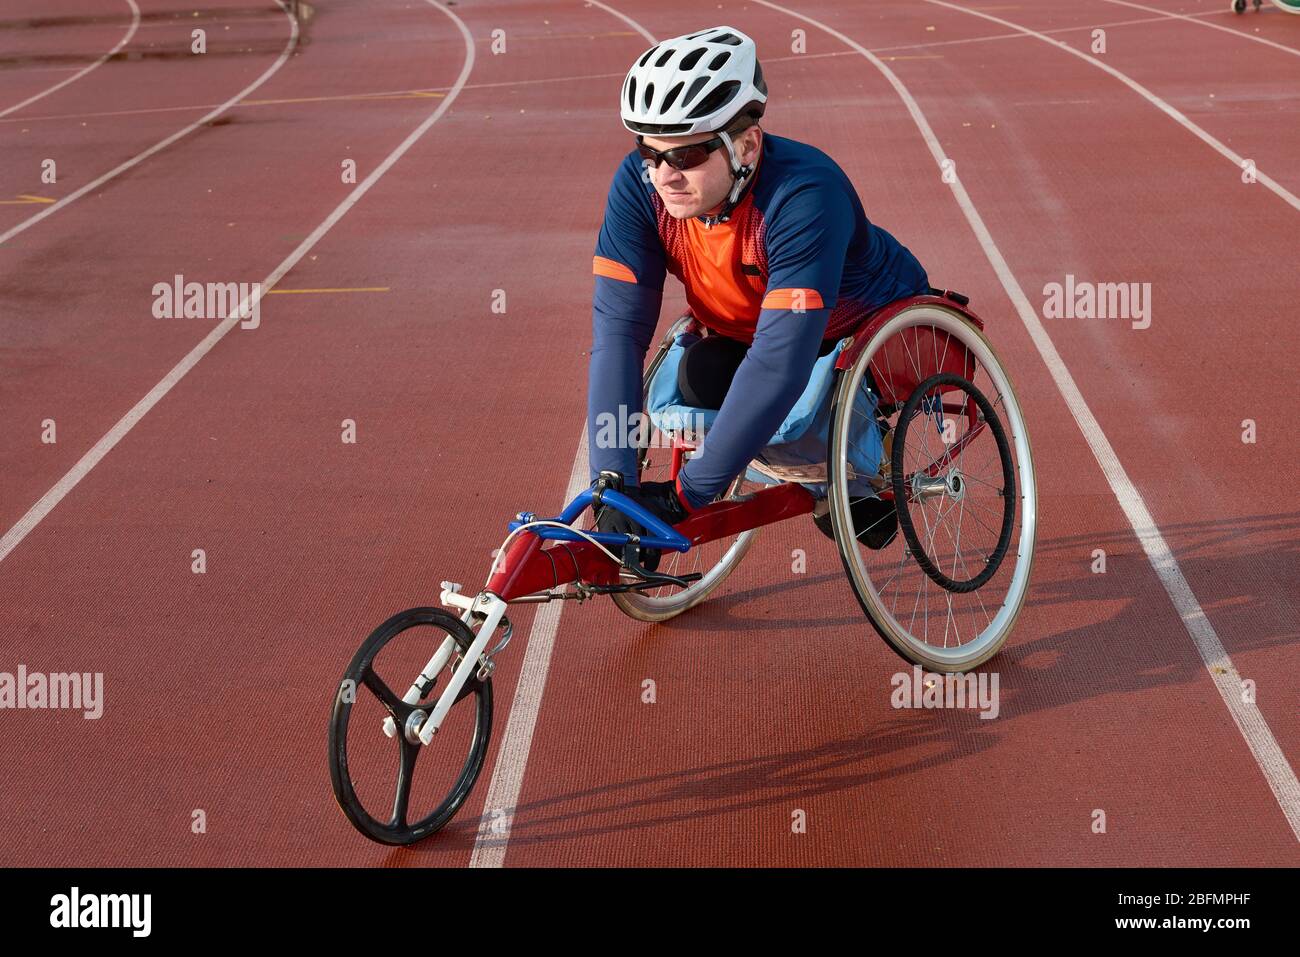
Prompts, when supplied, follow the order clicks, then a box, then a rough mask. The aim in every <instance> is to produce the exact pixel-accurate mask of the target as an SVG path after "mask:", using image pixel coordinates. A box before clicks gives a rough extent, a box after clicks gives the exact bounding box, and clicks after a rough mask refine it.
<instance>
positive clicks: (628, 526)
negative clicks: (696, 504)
mask: <svg viewBox="0 0 1300 957" xmlns="http://www.w3.org/2000/svg"><path fill="white" fill-rule="evenodd" d="M623 494H624V495H626V496H627V497H628V498H630V499H632V501H634V502H636V503H637V504H638V505H640V506H641V507H642V508H644V509H646V511H648V512H650V513H651V514H652V515H654V516H655V517H656V518H660V519H662V520H663V521H665V522H667V523H668V524H669V525H676V524H678V523H679V522H682V521H684V520H685V519H686V516H687V511H686V509H685V508H684V507H683V506H682V503H681V499H679V498H678V497H677V489H676V487H675V486H674V485H673V483H672V482H646V483H644V484H642V485H641V487H640V488H628V489H624V490H623ZM596 528H597V529H598V530H599V531H602V532H622V533H623V534H631V535H640V536H644V535H645V534H646V530H645V529H644V528H642V527H641V525H640V523H639V522H635V521H633V520H632V519H630V518H628V517H627V516H626V515H624V514H623V513H622V512H620V511H617V510H616V509H613V508H610V507H609V506H608V505H606V506H604V507H602V508H601V510H600V512H599V513H597V515H596ZM659 551H660V550H659V549H657V548H642V549H639V561H640V562H641V565H642V567H643V568H645V570H646V571H651V572H652V571H654V570H655V569H656V568H658V567H659Z"/></svg>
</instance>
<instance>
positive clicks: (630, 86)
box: [627, 77, 636, 110]
mask: <svg viewBox="0 0 1300 957" xmlns="http://www.w3.org/2000/svg"><path fill="white" fill-rule="evenodd" d="M627 108H628V109H629V110H635V109H636V77H632V79H630V80H628V81H627Z"/></svg>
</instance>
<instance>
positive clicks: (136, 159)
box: [0, 0, 298, 246]
mask: <svg viewBox="0 0 1300 957" xmlns="http://www.w3.org/2000/svg"><path fill="white" fill-rule="evenodd" d="M275 2H276V4H277V5H278V6H279V7H280V10H281V11H282V12H283V13H284V15H285V17H286V18H287V19H288V21H289V42H288V43H286V44H285V47H284V50H283V52H281V54H280V56H279V58H278V59H277V60H276V61H275V62H274V63H272V64H271V66H270V67H269V68H268V69H267V70H266V72H264V73H263V74H262V75H261V76H259V77H258V78H257V79H256V80H254V81H253V82H252V83H250V84H249V85H248V86H246V87H244V88H243V89H242V90H240V91H239V92H238V93H236V94H235V95H234V96H232V97H231V98H230V99H228V100H226V102H224V103H222V104H221V105H220V106H218V107H216V108H215V109H213V110H211V111H210V112H208V113H206V114H205V115H203V116H202V117H200V118H199V119H197V120H195V121H194V122H193V123H191V124H190V125H189V126H187V127H185V128H184V129H182V130H178V131H177V132H175V133H173V134H172V135H171V136H169V137H167V138H166V139H165V140H162V141H161V142H158V143H155V144H154V145H153V146H151V147H149V148H148V149H147V150H145V151H144V152H143V153H137V154H136V155H135V156H133V157H131V158H130V159H129V160H127V161H126V162H125V163H122V164H120V165H118V166H115V167H113V168H112V169H111V170H109V171H108V172H107V173H105V174H104V175H102V176H100V177H99V178H98V179H94V180H91V181H90V182H89V183H87V184H86V185H85V186H82V187H81V188H80V189H77V190H75V191H73V192H71V193H69V194H68V195H67V196H65V197H63V198H62V199H61V200H59V201H58V202H57V203H54V204H53V205H51V206H47V207H45V208H44V209H43V210H41V211H40V212H39V213H37V214H36V215H35V216H31V217H28V218H27V219H24V220H23V221H22V222H20V223H19V224H18V225H16V226H12V227H10V228H9V229H7V230H5V231H4V232H3V233H0V246H3V245H4V244H5V243H7V242H8V241H9V240H10V239H12V238H13V237H15V236H17V235H18V234H19V233H21V232H23V231H24V230H25V229H28V228H30V227H32V226H34V225H36V224H37V223H39V222H40V221H41V220H42V219H44V218H45V217H47V216H52V215H54V213H56V212H57V211H59V210H60V209H63V208H64V207H65V206H67V205H68V204H69V203H73V202H75V201H76V200H78V199H80V198H81V197H82V196H85V195H86V194H87V193H89V192H91V191H92V190H96V189H99V187H101V186H103V185H104V184H105V183H107V182H108V181H109V180H111V179H113V178H114V177H116V176H119V175H121V174H122V173H125V172H126V171H127V170H129V169H131V168H133V167H135V166H139V165H140V164H141V163H143V162H144V161H145V160H147V159H148V158H149V157H150V156H153V155H154V154H155V153H158V152H160V151H162V150H165V149H166V148H167V147H169V146H171V145H172V144H173V143H175V142H176V141H177V140H179V139H180V138H181V137H183V136H187V135H189V134H190V133H193V132H194V131H195V130H197V129H198V128H199V127H200V126H202V125H203V124H204V123H207V122H208V121H209V120H212V119H215V118H216V117H218V116H220V115H221V114H222V113H224V112H225V111H226V110H228V109H229V108H230V107H232V106H233V105H234V104H235V103H237V102H239V101H240V100H241V99H243V98H244V97H246V96H247V95H248V94H250V93H252V92H253V91H254V90H256V89H257V88H258V87H259V86H261V85H262V84H263V83H265V82H266V81H267V80H269V79H270V78H271V77H272V76H273V75H274V74H275V73H276V71H278V70H279V69H280V67H282V66H284V65H285V64H286V63H287V62H289V56H290V54H292V53H293V50H294V47H296V46H297V45H298V21H297V19H296V18H295V17H293V16H292V15H291V14H290V13H289V10H288V8H287V7H285V5H284V0H275ZM24 122H25V121H24Z"/></svg>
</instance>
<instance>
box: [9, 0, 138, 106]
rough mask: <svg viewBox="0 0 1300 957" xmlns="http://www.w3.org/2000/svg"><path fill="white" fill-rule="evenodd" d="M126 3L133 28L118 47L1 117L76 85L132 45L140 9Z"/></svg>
mask: <svg viewBox="0 0 1300 957" xmlns="http://www.w3.org/2000/svg"><path fill="white" fill-rule="evenodd" d="M126 2H127V3H128V4H130V6H131V26H130V28H129V29H127V31H126V35H125V36H123V37H122V39H120V40H118V41H117V46H115V47H113V49H111V50H109V51H108V52H107V53H105V54H104V55H103V56H102V57H100V58H99V59H98V60H96V61H95V62H94V63H92V64H90V65H89V66H85V67H82V68H81V69H80V70H79V71H77V72H76V73H74V74H72V76H70V77H68V78H67V79H66V80H62V81H60V82H58V83H56V84H54V85H53V86H52V87H50V88H49V89H48V90H42V91H41V92H40V93H37V94H36V95H35V96H29V97H28V98H27V99H25V100H23V101H22V102H21V103H18V104H16V105H15V106H11V107H9V109H7V110H0V117H3V116H8V115H9V114H10V113H13V112H15V111H17V110H21V109H22V108H23V107H24V106H26V105H27V104H29V103H35V102H36V101H37V100H39V99H43V98H44V97H47V96H49V95H50V94H51V93H53V92H55V91H56V90H61V89H63V88H64V87H65V86H67V85H68V84H69V83H75V82H76V81H77V80H80V79H81V78H82V77H83V76H85V75H86V74H87V73H89V72H90V71H91V70H93V69H95V68H96V67H99V66H102V65H103V64H104V62H105V61H107V60H108V58H109V57H111V56H112V55H113V54H114V53H116V52H117V51H118V50H120V49H122V47H124V46H126V45H127V44H128V43H130V42H131V38H132V37H133V36H135V31H136V30H138V29H140V8H139V7H137V6H136V5H135V0H126Z"/></svg>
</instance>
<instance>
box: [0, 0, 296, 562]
mask: <svg viewBox="0 0 1300 957" xmlns="http://www.w3.org/2000/svg"><path fill="white" fill-rule="evenodd" d="M275 2H276V4H277V5H278V6H279V7H280V9H281V11H282V12H283V13H284V15H285V16H286V17H288V18H289V42H288V43H286V44H285V47H284V51H283V52H282V53H281V54H280V56H279V58H278V59H277V60H276V61H275V62H274V63H272V64H271V66H270V67H269V68H268V69H267V70H266V72H265V73H263V74H262V75H261V76H259V77H258V78H257V79H256V80H254V81H253V82H252V83H250V84H249V85H248V86H246V87H244V88H243V89H242V90H240V91H239V92H238V93H236V94H235V95H234V96H232V97H231V98H230V99H228V100H226V102H224V103H222V104H221V105H220V106H218V107H217V108H215V109H213V110H211V111H209V112H208V113H205V114H204V115H203V116H201V117H200V118H199V119H197V120H195V121H194V122H193V123H191V124H190V125H189V126H187V127H185V128H184V129H182V130H178V131H177V132H175V133H173V134H172V135H171V136H169V137H167V138H166V139H165V140H163V141H162V142H160V143H155V144H154V145H153V146H151V147H149V148H148V149H147V150H145V151H144V152H143V153H137V154H136V155H135V156H132V157H131V158H130V159H129V160H127V161H126V162H125V163H122V164H121V165H120V166H115V167H113V168H112V169H111V170H109V171H108V172H107V173H105V174H104V175H103V176H101V177H99V178H98V179H96V180H92V181H91V182H89V183H87V184H86V185H85V186H82V187H81V188H80V189H78V190H75V191H74V192H71V193H69V194H68V195H67V196H64V197H63V198H62V199H61V200H59V201H58V202H57V203H54V204H52V205H50V206H46V207H45V208H44V209H42V210H41V211H40V212H39V213H37V214H36V215H35V216H29V217H28V218H27V219H24V220H23V221H22V222H21V223H19V224H18V225H16V226H12V227H10V228H9V229H8V230H6V231H5V232H3V233H0V246H2V245H4V244H5V243H7V242H8V241H9V240H11V239H13V238H14V237H15V236H17V235H18V234H19V233H21V232H22V231H23V230H25V229H27V228H29V227H31V226H34V225H36V224H37V223H39V222H40V221H41V220H42V219H44V218H45V217H46V216H53V215H54V213H55V212H57V211H58V210H60V209H62V208H63V207H65V206H67V205H68V204H69V203H72V202H74V201H76V200H78V199H80V198H81V197H82V196H85V195H86V194H87V193H89V192H91V191H92V190H96V189H99V187H101V186H103V185H104V184H105V183H107V182H108V181H109V180H110V179H112V178H113V177H115V176H119V175H121V174H122V173H125V172H126V171H127V170H129V169H131V168H132V167H133V166H138V165H140V164H141V163H143V162H144V161H145V160H147V159H148V158H149V157H150V156H153V155H154V154H155V153H157V152H159V151H161V150H165V149H166V148H167V147H169V146H171V145H172V144H173V143H175V142H176V141H177V140H178V139H180V138H181V137H182V136H188V135H189V134H190V133H193V132H194V131H195V130H197V129H198V128H199V127H200V126H202V125H203V124H204V123H207V122H208V121H210V120H212V119H215V118H216V117H218V116H220V115H221V114H222V113H224V112H226V110H228V109H230V108H231V107H232V106H234V105H235V104H236V103H238V102H239V101H240V100H242V99H243V98H244V97H246V96H248V94H250V93H252V92H253V91H254V90H256V89H257V88H258V87H259V86H261V85H262V84H263V83H265V82H266V81H267V80H269V79H270V78H271V76H272V75H273V74H274V73H275V72H276V71H277V70H279V69H280V67H282V66H284V65H285V63H287V62H288V60H289V56H290V54H292V53H293V49H294V47H295V46H297V45H298V19H297V17H295V16H294V15H293V14H291V13H290V12H289V8H288V7H286V6H285V5H284V3H283V0H275ZM3 557H4V556H3V555H2V554H0V558H3Z"/></svg>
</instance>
